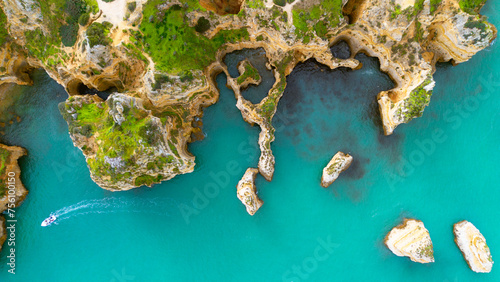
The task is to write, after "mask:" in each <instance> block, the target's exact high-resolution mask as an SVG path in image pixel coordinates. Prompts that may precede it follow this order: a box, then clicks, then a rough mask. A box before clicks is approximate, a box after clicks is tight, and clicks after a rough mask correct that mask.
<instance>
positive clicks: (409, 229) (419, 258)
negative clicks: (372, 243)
mask: <svg viewBox="0 0 500 282" xmlns="http://www.w3.org/2000/svg"><path fill="white" fill-rule="evenodd" d="M384 242H385V245H386V246H387V247H388V248H389V250H391V251H392V252H393V253H394V254H395V255H397V256H400V257H403V256H406V257H409V258H410V259H411V260H412V261H414V262H420V263H429V262H434V249H433V246H432V241H431V237H430V235H429V231H427V229H426V228H425V226H424V223H423V222H422V221H420V220H415V219H405V220H404V221H403V223H402V224H400V225H398V226H396V227H394V228H393V229H392V230H391V231H390V232H389V233H388V234H387V236H386V237H385V240H384Z"/></svg>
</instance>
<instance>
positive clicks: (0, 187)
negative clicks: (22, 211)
mask: <svg viewBox="0 0 500 282" xmlns="http://www.w3.org/2000/svg"><path fill="white" fill-rule="evenodd" d="M26 154H27V152H26V150H25V149H23V148H21V147H16V146H6V145H3V144H0V213H3V212H4V211H6V210H7V209H12V208H14V207H18V206H19V205H20V204H21V202H22V201H23V200H24V198H25V197H26V195H28V190H26V188H25V187H24V185H23V183H22V182H21V169H20V168H19V164H18V162H17V160H18V159H19V158H20V157H22V156H24V155H26ZM12 188H13V189H12ZM9 195H10V196H9ZM6 238H7V232H6V230H5V218H4V216H3V215H0V250H1V249H2V245H3V243H4V242H5V239H6Z"/></svg>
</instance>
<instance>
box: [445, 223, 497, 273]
mask: <svg viewBox="0 0 500 282" xmlns="http://www.w3.org/2000/svg"><path fill="white" fill-rule="evenodd" d="M453 233H454V234H455V243H457V246H458V247H459V248H460V251H461V252H462V254H463V255H464V258H465V260H466V261H467V264H469V267H470V269H472V270H473V271H475V272H481V273H489V272H490V271H491V268H492V267H493V259H492V258H491V253H490V248H489V247H488V245H487V244H486V239H485V238H484V236H483V235H482V234H481V232H479V230H478V229H477V228H476V227H475V226H474V225H473V224H472V223H470V222H468V221H467V220H463V221H460V222H457V223H455V225H453Z"/></svg>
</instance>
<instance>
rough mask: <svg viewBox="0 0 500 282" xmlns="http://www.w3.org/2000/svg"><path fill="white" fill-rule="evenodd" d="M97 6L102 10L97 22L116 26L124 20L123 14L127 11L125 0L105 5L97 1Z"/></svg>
mask: <svg viewBox="0 0 500 282" xmlns="http://www.w3.org/2000/svg"><path fill="white" fill-rule="evenodd" d="M130 2H132V1H130ZM97 4H98V5H99V9H101V10H102V15H101V17H100V18H99V19H98V20H97V21H98V22H110V23H112V24H113V25H115V26H117V25H119V24H120V23H121V22H122V21H123V19H124V18H125V13H126V11H127V0H115V1H113V2H110V3H106V2H104V1H102V0H97Z"/></svg>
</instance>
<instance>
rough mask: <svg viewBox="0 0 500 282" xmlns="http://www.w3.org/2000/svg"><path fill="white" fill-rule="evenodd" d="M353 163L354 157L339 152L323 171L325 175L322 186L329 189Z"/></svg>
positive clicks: (322, 178) (322, 177)
mask: <svg viewBox="0 0 500 282" xmlns="http://www.w3.org/2000/svg"><path fill="white" fill-rule="evenodd" d="M351 163H352V156H350V155H349V154H344V153H342V152H337V153H336V154H335V156H333V158H332V159H331V160H330V162H328V164H327V165H326V166H325V168H324V169H323V175H322V176H321V186H323V187H324V188H327V187H328V186H330V185H331V184H332V183H333V182H334V181H335V180H337V178H338V177H339V175H340V174H341V173H342V172H343V171H345V170H346V169H348V168H349V166H350V165H351Z"/></svg>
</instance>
